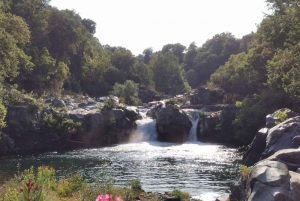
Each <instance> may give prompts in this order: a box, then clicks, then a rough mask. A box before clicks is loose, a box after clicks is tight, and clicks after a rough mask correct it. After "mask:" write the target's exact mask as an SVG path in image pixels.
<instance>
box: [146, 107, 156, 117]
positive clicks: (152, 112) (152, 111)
mask: <svg viewBox="0 0 300 201" xmlns="http://www.w3.org/2000/svg"><path fill="white" fill-rule="evenodd" d="M146 115H147V116H148V117H151V118H152V119H156V114H155V108H152V109H150V110H148V111H147V112H146Z"/></svg>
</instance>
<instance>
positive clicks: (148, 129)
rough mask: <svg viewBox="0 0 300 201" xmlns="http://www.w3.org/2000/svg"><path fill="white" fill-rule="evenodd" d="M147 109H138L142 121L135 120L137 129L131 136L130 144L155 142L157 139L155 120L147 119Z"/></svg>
mask: <svg viewBox="0 0 300 201" xmlns="http://www.w3.org/2000/svg"><path fill="white" fill-rule="evenodd" d="M147 111H148V109H140V110H139V112H140V114H141V116H142V118H143V119H141V120H137V121H136V124H137V129H136V131H135V133H134V134H133V135H132V136H131V138H130V142H145V141H155V140H156V139H157V132H156V120H155V119H152V118H150V117H147V115H146V112H147Z"/></svg>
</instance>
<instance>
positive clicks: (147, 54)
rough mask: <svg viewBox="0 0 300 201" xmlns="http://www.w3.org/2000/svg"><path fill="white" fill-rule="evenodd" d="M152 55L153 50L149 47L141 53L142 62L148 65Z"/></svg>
mask: <svg viewBox="0 0 300 201" xmlns="http://www.w3.org/2000/svg"><path fill="white" fill-rule="evenodd" d="M152 54H153V49H152V48H151V47H149V48H147V49H145V50H144V51H143V62H144V63H145V64H149V61H150V60H151V57H152Z"/></svg>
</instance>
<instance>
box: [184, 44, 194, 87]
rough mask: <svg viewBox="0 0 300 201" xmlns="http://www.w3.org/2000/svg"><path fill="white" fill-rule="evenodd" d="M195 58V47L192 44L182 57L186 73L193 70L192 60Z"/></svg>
mask: <svg viewBox="0 0 300 201" xmlns="http://www.w3.org/2000/svg"><path fill="white" fill-rule="evenodd" d="M196 56H197V46H196V44H195V42H192V43H191V44H190V45H189V47H188V49H187V52H186V53H185V55H184V69H185V70H186V71H188V70H190V69H193V68H194V59H195V57H196ZM189 83H190V82H189ZM191 86H194V85H191Z"/></svg>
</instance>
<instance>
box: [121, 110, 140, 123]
mask: <svg viewBox="0 0 300 201" xmlns="http://www.w3.org/2000/svg"><path fill="white" fill-rule="evenodd" d="M124 112H125V116H126V117H127V118H128V119H130V120H131V121H136V120H139V119H142V116H141V115H140V113H139V109H138V108H137V107H134V106H127V107H126V108H124Z"/></svg>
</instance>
